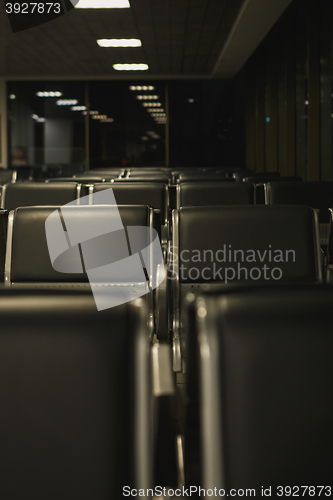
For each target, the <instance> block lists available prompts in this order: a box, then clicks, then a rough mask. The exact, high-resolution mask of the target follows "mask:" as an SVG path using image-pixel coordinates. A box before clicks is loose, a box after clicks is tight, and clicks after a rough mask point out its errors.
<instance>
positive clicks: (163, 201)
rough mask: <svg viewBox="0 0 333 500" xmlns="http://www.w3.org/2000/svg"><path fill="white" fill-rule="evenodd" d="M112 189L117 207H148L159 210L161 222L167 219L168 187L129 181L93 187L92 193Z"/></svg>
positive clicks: (158, 183)
mask: <svg viewBox="0 0 333 500" xmlns="http://www.w3.org/2000/svg"><path fill="white" fill-rule="evenodd" d="M110 188H112V190H113V194H114V196H115V199H116V202H117V204H118V205H148V206H150V207H152V208H155V209H157V210H160V212H161V215H162V220H163V221H165V220H166V219H167V215H168V213H167V209H168V186H167V185H166V184H163V183H161V182H130V180H128V181H125V182H122V181H119V182H113V183H102V184H96V185H95V186H94V192H95V193H98V192H100V191H103V190H104V189H110Z"/></svg>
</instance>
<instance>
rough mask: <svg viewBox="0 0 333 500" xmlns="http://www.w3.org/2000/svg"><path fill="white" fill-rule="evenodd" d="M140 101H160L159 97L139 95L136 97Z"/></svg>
mask: <svg viewBox="0 0 333 500" xmlns="http://www.w3.org/2000/svg"><path fill="white" fill-rule="evenodd" d="M136 98H137V99H139V101H142V100H144V101H148V100H149V99H158V95H137V96H136Z"/></svg>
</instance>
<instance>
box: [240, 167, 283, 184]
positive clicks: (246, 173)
mask: <svg viewBox="0 0 333 500" xmlns="http://www.w3.org/2000/svg"><path fill="white" fill-rule="evenodd" d="M280 175H281V174H280V172H254V171H253V170H240V171H239V172H235V173H234V174H233V177H234V179H235V180H236V181H241V182H243V179H244V178H245V177H262V176H265V177H266V178H272V179H276V178H277V177H280Z"/></svg>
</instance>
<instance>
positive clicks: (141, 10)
mask: <svg viewBox="0 0 333 500" xmlns="http://www.w3.org/2000/svg"><path fill="white" fill-rule="evenodd" d="M5 1H6V0H4V2H1V0H0V77H2V78H5V79H9V80H10V79H12V80H15V79H73V80H75V79H115V78H117V79H119V78H121V79H123V78H127V77H128V78H132V79H133V77H135V78H136V79H137V78H140V77H143V78H147V76H148V77H149V78H150V79H151V78H214V77H215V78H231V77H233V76H234V75H235V74H236V73H237V72H238V71H239V69H240V68H241V67H242V65H243V64H244V63H245V62H246V60H247V59H248V57H249V56H250V55H251V53H252V52H253V51H254V50H255V48H256V47H257V46H258V44H259V43H260V41H261V40H262V39H263V38H264V37H265V36H266V34H267V33H268V32H269V30H270V29H271V27H272V26H273V25H274V24H275V22H276V21H277V19H278V18H279V17H280V15H281V14H282V13H283V11H284V10H285V9H286V7H287V6H288V4H289V3H290V1H291V0H245V1H244V0H130V4H131V8H130V9H104V10H96V9H89V10H86V9H72V10H71V11H70V12H67V14H65V15H63V16H61V17H59V18H57V19H55V20H53V21H51V22H48V23H45V24H42V25H40V26H37V27H34V28H31V29H28V30H25V31H21V32H18V33H12V31H11V26H10V23H9V20H8V17H7V15H6V12H5ZM98 38H140V39H141V40H142V47H139V48H101V47H99V46H98V45H97V43H96V40H97V39H98ZM128 62H132V63H147V64H148V65H149V70H148V71H145V72H135V74H133V73H134V72H130V73H131V74H130V75H129V74H128V73H129V72H119V71H115V70H114V69H113V67H112V65H113V64H115V63H128ZM143 73H144V74H143Z"/></svg>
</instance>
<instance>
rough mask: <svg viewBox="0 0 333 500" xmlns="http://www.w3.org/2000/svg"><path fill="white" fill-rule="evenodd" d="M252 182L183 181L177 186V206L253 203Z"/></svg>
mask: <svg viewBox="0 0 333 500" xmlns="http://www.w3.org/2000/svg"><path fill="white" fill-rule="evenodd" d="M253 195H254V190H253V186H252V184H251V183H242V184H240V183H234V182H232V183H229V182H225V181H222V182H220V181H216V182H212V181H211V182H209V181H207V182H204V183H202V182H194V181H193V182H182V183H181V184H178V185H177V188H176V199H177V201H176V208H180V207H193V206H214V205H243V204H244V205H248V204H253V201H254V200H253Z"/></svg>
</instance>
